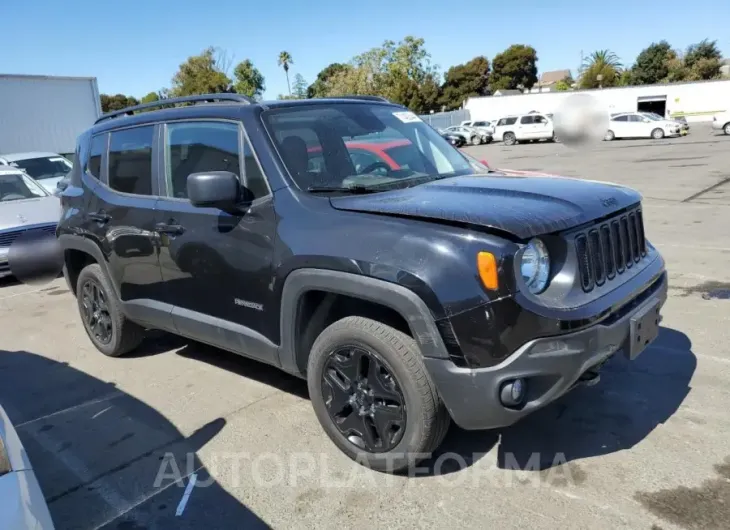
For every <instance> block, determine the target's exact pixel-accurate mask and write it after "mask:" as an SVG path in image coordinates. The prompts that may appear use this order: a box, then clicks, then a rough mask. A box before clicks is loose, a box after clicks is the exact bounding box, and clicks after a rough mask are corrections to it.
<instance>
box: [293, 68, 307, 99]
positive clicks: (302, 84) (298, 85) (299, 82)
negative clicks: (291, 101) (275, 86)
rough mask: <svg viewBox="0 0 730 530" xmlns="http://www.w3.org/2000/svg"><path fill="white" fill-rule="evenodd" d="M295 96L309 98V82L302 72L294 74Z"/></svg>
mask: <svg viewBox="0 0 730 530" xmlns="http://www.w3.org/2000/svg"><path fill="white" fill-rule="evenodd" d="M293 95H294V97H295V98H297V99H306V98H307V82H306V81H305V80H304V77H303V76H302V74H297V75H295V76H294V93H293Z"/></svg>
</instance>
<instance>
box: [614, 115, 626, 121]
mask: <svg viewBox="0 0 730 530" xmlns="http://www.w3.org/2000/svg"><path fill="white" fill-rule="evenodd" d="M613 121H622V122H625V121H629V117H628V116H626V115H625V114H624V115H623V116H616V117H615V118H614V119H613Z"/></svg>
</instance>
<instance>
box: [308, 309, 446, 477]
mask: <svg viewBox="0 0 730 530" xmlns="http://www.w3.org/2000/svg"><path fill="white" fill-rule="evenodd" d="M307 381H308V385H309V395H310V398H311V399H312V405H313V407H314V411H315V413H316V414H317V418H318V419H319V421H320V423H321V424H322V427H323V428H324V430H325V432H326V433H327V435H328V436H329V437H330V438H331V439H332V441H333V442H334V443H335V444H336V445H337V446H338V447H339V448H340V449H341V450H342V451H343V452H344V453H345V454H347V456H349V457H350V458H352V459H353V460H356V461H358V462H359V463H361V464H363V465H366V466H368V467H370V468H372V469H376V470H378V471H388V472H397V471H402V470H403V469H406V468H407V467H409V466H412V465H414V464H415V463H417V462H418V461H419V460H422V459H423V458H425V457H427V456H429V455H430V454H431V452H432V451H434V450H435V449H436V448H437V447H438V446H439V444H440V443H441V441H442V440H443V438H444V436H445V435H446V431H447V430H448V427H449V425H450V422H451V418H450V417H449V414H448V412H447V411H446V408H445V407H444V405H443V403H442V402H441V400H440V398H439V396H438V394H437V392H436V388H435V386H434V384H433V382H432V381H431V378H430V377H429V375H428V372H427V371H426V368H425V366H424V365H423V361H422V359H421V353H420V351H419V350H418V347H417V345H416V343H415V341H414V340H413V339H412V338H411V337H409V336H408V335H406V334H404V333H401V332H400V331H398V330H396V329H394V328H392V327H390V326H386V325H385V324H382V323H380V322H377V321H375V320H371V319H368V318H363V317H346V318H343V319H342V320H339V321H337V322H335V323H334V324H332V325H330V326H329V327H328V328H327V329H325V330H324V331H323V332H322V334H321V335H320V336H319V337H318V338H317V340H316V341H315V342H314V345H313V346H312V351H311V355H310V357H309V363H308V369H307Z"/></svg>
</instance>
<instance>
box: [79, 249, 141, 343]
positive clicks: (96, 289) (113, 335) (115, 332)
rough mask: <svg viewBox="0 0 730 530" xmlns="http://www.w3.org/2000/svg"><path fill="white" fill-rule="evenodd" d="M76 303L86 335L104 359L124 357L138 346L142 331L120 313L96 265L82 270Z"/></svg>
mask: <svg viewBox="0 0 730 530" xmlns="http://www.w3.org/2000/svg"><path fill="white" fill-rule="evenodd" d="M76 301H77V303H78V306H79V314H80V315H81V320H82V321H83V323H84V329H85V330H86V334H87V335H88V336H89V338H90V339H91V342H93V343H94V346H96V349H97V350H99V351H100V352H101V353H103V354H104V355H108V356H109V357H118V356H120V355H124V354H125V353H128V352H130V351H132V350H133V349H135V348H136V347H137V346H139V344H140V343H141V342H142V339H143V338H144V329H142V328H141V327H140V326H139V325H137V324H135V323H134V322H131V321H130V320H128V319H127V318H126V317H125V316H124V314H123V313H122V312H121V310H120V307H119V302H118V301H117V298H116V296H115V295H114V291H113V290H112V287H111V284H110V283H109V280H108V279H107V277H106V276H105V275H104V272H103V271H102V270H101V267H100V266H99V265H98V264H96V263H93V264H91V265H88V266H86V267H85V268H84V269H83V270H82V271H81V273H80V274H79V278H78V281H77V283H76Z"/></svg>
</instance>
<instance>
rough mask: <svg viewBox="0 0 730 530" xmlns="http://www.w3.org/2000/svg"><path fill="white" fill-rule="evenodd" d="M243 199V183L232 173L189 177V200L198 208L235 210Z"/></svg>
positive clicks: (225, 172) (221, 172)
mask: <svg viewBox="0 0 730 530" xmlns="http://www.w3.org/2000/svg"><path fill="white" fill-rule="evenodd" d="M240 198H241V183H240V182H239V180H238V176H237V175H236V174H235V173H231V172H230V171H207V172H204V173H191V174H190V175H188V199H190V203H191V204H192V205H193V206H197V207H198V208H220V209H221V210H224V211H225V210H232V209H235V207H236V204H237V203H238V202H239V200H240Z"/></svg>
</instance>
